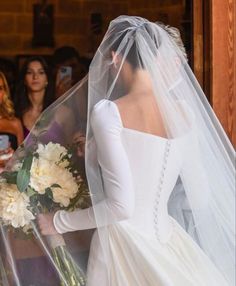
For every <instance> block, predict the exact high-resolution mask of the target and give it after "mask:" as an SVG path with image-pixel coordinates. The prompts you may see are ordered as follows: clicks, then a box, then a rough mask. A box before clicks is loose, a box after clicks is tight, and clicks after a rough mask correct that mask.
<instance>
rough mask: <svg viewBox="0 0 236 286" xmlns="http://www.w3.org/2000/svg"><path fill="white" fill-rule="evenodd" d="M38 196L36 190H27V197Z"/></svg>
mask: <svg viewBox="0 0 236 286" xmlns="http://www.w3.org/2000/svg"><path fill="white" fill-rule="evenodd" d="M36 194H37V192H35V190H34V189H33V188H30V187H28V188H27V196H28V197H32V196H34V195H36Z"/></svg>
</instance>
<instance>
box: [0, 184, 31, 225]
mask: <svg viewBox="0 0 236 286" xmlns="http://www.w3.org/2000/svg"><path fill="white" fill-rule="evenodd" d="M28 207H29V198H28V197H27V196H26V195H25V194H22V193H20V192H19V190H18V189H17V186H16V185H13V184H7V183H1V185H0V218H1V219H2V220H3V222H4V223H6V224H11V225H12V226H13V227H15V228H18V227H24V226H26V225H29V223H30V221H31V220H33V219H34V215H33V214H32V213H31V212H30V211H29V210H28Z"/></svg>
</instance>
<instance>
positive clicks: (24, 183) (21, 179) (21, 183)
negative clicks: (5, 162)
mask: <svg viewBox="0 0 236 286" xmlns="http://www.w3.org/2000/svg"><path fill="white" fill-rule="evenodd" d="M29 181H30V172H29V171H28V170H26V169H21V170H20V171H19V172H18V174H17V178H16V185H17V188H18V190H19V191H20V192H21V193H23V192H24V191H25V190H26V189H27V187H28V185H29Z"/></svg>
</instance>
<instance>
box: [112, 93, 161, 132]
mask: <svg viewBox="0 0 236 286" xmlns="http://www.w3.org/2000/svg"><path fill="white" fill-rule="evenodd" d="M115 103H116V105H117V107H118V109H119V112H120V116H121V120H122V124H123V127H125V128H128V129H134V130H137V131H141V132H144V133H150V134H153V135H156V136H160V137H166V132H165V129H164V124H163V120H162V117H161V114H160V111H159V109H158V106H157V103H156V100H155V97H154V95H153V94H151V93H148V94H145V95H144V94H137V93H136V94H128V95H126V96H123V97H121V98H119V99H118V100H116V101H115Z"/></svg>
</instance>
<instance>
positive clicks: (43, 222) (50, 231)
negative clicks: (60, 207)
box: [37, 213, 58, 235]
mask: <svg viewBox="0 0 236 286" xmlns="http://www.w3.org/2000/svg"><path fill="white" fill-rule="evenodd" d="M53 217H54V213H48V214H39V215H38V216H37V222H38V226H39V229H40V232H41V234H42V235H54V234H58V232H57V231H56V229H55V227H54V224H53Z"/></svg>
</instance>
